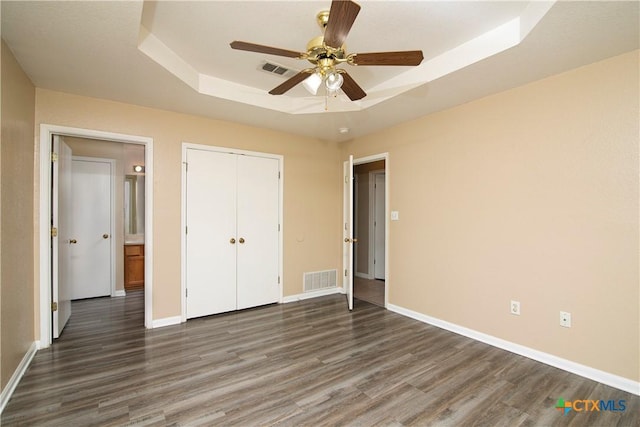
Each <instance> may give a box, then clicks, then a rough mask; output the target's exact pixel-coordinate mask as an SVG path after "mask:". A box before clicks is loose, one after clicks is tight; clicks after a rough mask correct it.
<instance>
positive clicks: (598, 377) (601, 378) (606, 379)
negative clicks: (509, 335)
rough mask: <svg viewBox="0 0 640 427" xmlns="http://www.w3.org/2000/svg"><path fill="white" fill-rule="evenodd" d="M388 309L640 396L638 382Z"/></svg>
mask: <svg viewBox="0 0 640 427" xmlns="http://www.w3.org/2000/svg"><path fill="white" fill-rule="evenodd" d="M387 308H388V309H389V310H390V311H393V312H395V313H398V314H401V315H403V316H407V317H410V318H412V319H415V320H418V321H420V322H423V323H427V324H429V325H432V326H436V327H438V328H441V329H446V330H447V331H450V332H454V333H456V334H459V335H462V336H465V337H467V338H471V339H474V340H476V341H480V342H483V343H485V344H489V345H491V346H494V347H497V348H500V349H502V350H506V351H509V352H511V353H515V354H518V355H520V356H524V357H527V358H529V359H532V360H536V361H538V362H542V363H544V364H546V365H549V366H553V367H555V368H559V369H562V370H563V371H567V372H571V373H572V374H576V375H580V376H581V377H584V378H588V379H590V380H593V381H597V382H599V383H602V384H606V385H608V386H611V387H615V388H617V389H619V390H623V391H626V392H628V393H632V394H635V395H637V396H640V382H638V381H633V380H630V379H628V378H624V377H621V376H618V375H615V374H611V373H609V372H605V371H601V370H599V369H595V368H591V367H589V366H585V365H582V364H580V363H576V362H572V361H571V360H567V359H563V358H561V357H558V356H554V355H552V354H549V353H545V352H543V351H539V350H535V349H533V348H529V347H525V346H523V345H520V344H516V343H513V342H511V341H507V340H503V339H501V338H497V337H494V336H492V335H488V334H485V333H482V332H478V331H475V330H473V329H469V328H465V327H464V326H460V325H456V324H455V323H450V322H447V321H445V320H441V319H438V318H436V317H431V316H427V315H426V314H422V313H418V312H416V311H413V310H409V309H407V308H404V307H400V306H397V305H394V304H389V305H388V306H387Z"/></svg>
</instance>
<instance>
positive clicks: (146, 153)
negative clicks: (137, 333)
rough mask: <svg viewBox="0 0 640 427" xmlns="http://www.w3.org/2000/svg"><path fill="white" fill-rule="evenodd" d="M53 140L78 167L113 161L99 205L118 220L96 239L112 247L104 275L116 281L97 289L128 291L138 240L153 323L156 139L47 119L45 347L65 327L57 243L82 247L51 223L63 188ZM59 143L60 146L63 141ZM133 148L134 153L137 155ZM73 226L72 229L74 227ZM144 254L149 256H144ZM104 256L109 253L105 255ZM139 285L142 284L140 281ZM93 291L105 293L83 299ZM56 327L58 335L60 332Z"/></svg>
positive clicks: (42, 246)
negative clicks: (129, 249) (131, 248)
mask: <svg viewBox="0 0 640 427" xmlns="http://www.w3.org/2000/svg"><path fill="white" fill-rule="evenodd" d="M54 140H57V141H63V142H64V146H66V147H67V148H68V149H69V151H70V152H71V153H72V154H70V156H71V158H72V159H73V161H77V162H79V163H83V167H82V168H78V169H79V170H80V169H82V170H84V169H86V167H85V166H87V167H88V166H95V165H94V164H100V163H105V162H107V163H108V162H109V161H110V162H111V164H112V165H113V166H112V168H111V171H110V172H108V173H107V172H104V174H105V175H110V176H109V180H110V182H111V184H110V185H111V189H112V196H110V197H111V202H110V203H109V204H108V207H107V208H106V209H100V210H101V211H102V210H109V211H110V214H111V215H112V216H113V220H112V221H111V223H112V224H111V226H110V228H109V230H108V231H106V230H105V231H101V232H100V233H99V235H98V237H97V241H99V242H101V243H106V242H108V244H109V246H110V247H111V248H112V250H111V255H110V256H111V260H110V261H109V264H108V269H109V270H110V272H111V273H105V274H104V276H109V281H110V282H111V283H112V284H111V286H110V287H109V288H105V289H107V290H106V291H105V290H104V289H103V290H102V291H101V292H98V293H100V294H106V296H108V297H116V296H122V295H125V293H126V291H127V287H126V286H125V280H126V278H125V276H126V274H125V272H126V271H127V267H126V265H125V263H126V244H127V243H130V244H131V243H133V244H135V245H136V246H138V247H139V248H142V249H141V250H139V251H138V252H139V253H137V254H136V255H138V258H139V256H140V255H141V256H143V257H144V258H143V259H144V260H145V261H144V264H143V265H140V264H139V263H138V265H137V268H141V269H142V272H139V273H138V275H139V276H142V277H143V278H144V289H143V290H141V291H139V292H141V293H143V294H144V295H140V298H141V299H144V307H145V308H144V324H145V326H146V327H147V328H152V327H153V324H152V323H153V322H152V319H153V316H152V306H151V301H152V289H153V280H152V274H151V273H152V265H153V263H152V258H151V254H152V253H153V251H152V230H153V224H152V217H151V215H150V212H149V211H150V209H145V207H146V206H152V195H153V177H152V173H153V146H152V145H153V141H152V139H151V138H147V137H140V136H133V135H123V134H114V133H109V132H102V131H92V130H87V129H77V128H68V127H62V126H53V125H44V124H43V125H41V129H40V144H41V146H40V155H41V163H40V176H41V179H40V224H39V227H40V240H39V252H40V348H44V347H48V346H49V345H50V344H51V343H52V340H53V337H55V336H57V335H59V333H60V332H61V330H62V329H61V325H59V324H58V325H56V321H55V320H56V314H57V313H56V311H57V308H58V307H59V305H60V304H58V302H59V301H58V299H59V298H58V297H59V296H60V293H59V292H60V289H58V288H57V287H56V286H55V285H56V283H55V282H56V277H57V276H56V274H55V273H56V269H58V267H59V266H60V260H59V259H54V258H55V255H56V247H60V244H62V246H65V245H66V244H68V246H69V247H73V248H75V246H79V239H78V238H76V237H75V236H70V235H68V233H67V234H65V237H64V240H63V241H61V240H60V237H62V235H60V236H59V235H58V230H57V227H56V226H57V224H56V223H54V222H52V219H53V218H54V212H55V210H56V199H55V198H56V197H57V196H56V193H57V192H58V190H59V189H60V188H59V187H61V183H63V181H62V180H58V179H56V178H57V175H56V170H57V169H58V167H57V166H56V161H57V160H58V155H57V151H55V149H56V144H52V141H54ZM57 146H60V144H58V145H57ZM125 153H126V154H125ZM132 153H134V154H133V155H132ZM130 163H131V164H130ZM89 169H90V172H88V173H89V175H87V176H86V177H79V178H78V179H79V180H80V181H79V182H87V181H90V180H91V179H88V177H89V176H92V174H94V173H95V172H94V170H93V168H89ZM125 183H126V184H128V185H126V184H125ZM64 185H67V186H68V185H69V181H67V182H66V184H62V186H64ZM72 187H73V186H72ZM98 192H99V193H103V192H106V190H104V191H102V190H100V191H97V192H93V193H92V192H91V191H88V194H89V195H90V196H91V195H92V194H93V195H95V194H96V193H98ZM125 194H126V197H125ZM90 198H91V197H90ZM71 199H73V197H71ZM88 203H94V200H93V198H91V200H89V201H88V202H87V201H85V202H83V204H88ZM74 211H75V212H77V209H76V208H74V207H71V208H68V209H67V213H68V212H74ZM125 213H128V215H129V216H128V217H125ZM60 218H62V216H60ZM74 221H75V219H74V220H72V222H74ZM68 222H69V221H67V223H68ZM89 222H93V221H89ZM125 225H127V227H125ZM70 228H72V229H73V227H70ZM104 228H106V227H104ZM74 232H76V231H74ZM94 234H95V233H94ZM132 240H133V241H132ZM145 254H148V255H147V256H146V257H145V256H144V255H145ZM102 256H103V257H104V254H103V255H102ZM58 282H59V280H58ZM58 285H59V283H58ZM136 285H138V286H137V287H138V288H140V286H139V283H137V284H136ZM132 290H133V289H132ZM67 291H68V292H66V294H65V297H66V298H67V301H69V300H70V299H73V295H72V293H73V292H72V290H70V289H69V288H67ZM63 292H64V291H63ZM93 296H95V297H98V296H103V295H97V294H96V295H92V294H86V295H85V294H83V295H81V297H82V298H91V297H93ZM78 298H80V297H78ZM76 299H77V298H76ZM54 329H55V330H56V331H54ZM55 332H57V333H58V334H57V335H56V333H55Z"/></svg>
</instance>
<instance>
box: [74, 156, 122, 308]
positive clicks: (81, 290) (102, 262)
mask: <svg viewBox="0 0 640 427" xmlns="http://www.w3.org/2000/svg"><path fill="white" fill-rule="evenodd" d="M112 166H113V165H112V162H110V161H108V160H102V159H92V158H88V157H83V158H78V157H75V158H73V166H72V173H71V180H72V184H71V185H72V188H73V196H72V202H73V208H72V209H73V213H74V223H73V232H72V235H71V237H72V240H71V242H72V243H74V244H71V245H70V251H71V276H72V279H71V299H83V298H94V297H101V296H109V295H111V287H112V286H111V284H112V280H113V277H112V262H113V260H112V259H111V258H112V257H111V235H112V230H111V215H112V208H111V179H112V178H111V177H112V172H113V171H112Z"/></svg>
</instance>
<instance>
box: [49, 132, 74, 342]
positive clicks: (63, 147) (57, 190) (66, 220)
mask: <svg viewBox="0 0 640 427" xmlns="http://www.w3.org/2000/svg"><path fill="white" fill-rule="evenodd" d="M52 152H53V153H55V154H57V157H58V160H57V161H55V162H53V165H52V169H53V188H52V198H51V201H52V209H51V213H52V224H53V227H55V228H56V229H57V236H55V237H52V239H53V244H52V252H51V253H52V259H51V268H52V275H53V277H52V279H53V280H52V292H51V301H52V302H54V303H57V305H58V309H57V310H54V311H53V312H52V313H53V322H52V323H53V325H52V326H53V338H59V337H60V334H61V333H62V330H63V329H64V327H65V325H66V324H67V321H68V320H69V317H70V316H71V281H70V280H71V277H70V270H71V265H70V263H71V259H70V251H69V249H70V248H69V245H70V244H71V243H70V240H71V237H70V231H71V224H72V223H73V219H72V215H73V209H72V204H71V195H72V188H71V156H72V152H71V148H69V146H68V145H67V144H65V143H64V142H63V141H62V139H61V138H60V137H59V136H57V135H54V137H53V150H52Z"/></svg>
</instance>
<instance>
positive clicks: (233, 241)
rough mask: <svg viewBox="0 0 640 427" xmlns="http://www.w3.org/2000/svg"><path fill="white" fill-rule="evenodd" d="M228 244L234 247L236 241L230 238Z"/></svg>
mask: <svg viewBox="0 0 640 427" xmlns="http://www.w3.org/2000/svg"><path fill="white" fill-rule="evenodd" d="M229 243H231V244H232V245H235V243H236V239H234V238H233V237H232V238H231V240H229Z"/></svg>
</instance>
